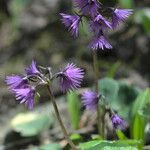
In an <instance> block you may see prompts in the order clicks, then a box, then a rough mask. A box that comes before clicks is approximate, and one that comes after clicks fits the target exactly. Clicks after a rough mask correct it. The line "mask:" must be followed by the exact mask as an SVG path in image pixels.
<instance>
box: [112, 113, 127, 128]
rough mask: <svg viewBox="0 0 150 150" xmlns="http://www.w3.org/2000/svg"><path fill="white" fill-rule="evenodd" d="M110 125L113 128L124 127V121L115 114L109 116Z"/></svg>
mask: <svg viewBox="0 0 150 150" xmlns="http://www.w3.org/2000/svg"><path fill="white" fill-rule="evenodd" d="M111 121H112V125H113V127H114V128H115V129H124V128H125V121H124V120H123V119H122V118H120V117H119V116H118V115H117V114H113V115H112V116H111Z"/></svg>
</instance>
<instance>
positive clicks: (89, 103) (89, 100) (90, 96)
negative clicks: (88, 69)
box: [81, 90, 99, 111]
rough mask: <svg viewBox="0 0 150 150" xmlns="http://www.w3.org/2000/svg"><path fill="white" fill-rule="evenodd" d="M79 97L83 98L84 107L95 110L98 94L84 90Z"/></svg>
mask: <svg viewBox="0 0 150 150" xmlns="http://www.w3.org/2000/svg"><path fill="white" fill-rule="evenodd" d="M81 99H82V100H83V101H82V103H83V105H84V106H85V107H86V109H89V110H92V111H96V109H97V105H98V101H99V96H98V94H97V93H96V92H93V91H89V90H88V91H85V92H84V93H83V94H82V97H81Z"/></svg>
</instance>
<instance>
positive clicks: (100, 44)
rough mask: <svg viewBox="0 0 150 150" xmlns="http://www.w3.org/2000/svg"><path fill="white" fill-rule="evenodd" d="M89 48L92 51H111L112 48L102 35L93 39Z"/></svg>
mask: <svg viewBox="0 0 150 150" xmlns="http://www.w3.org/2000/svg"><path fill="white" fill-rule="evenodd" d="M89 47H90V48H92V49H93V50H97V49H102V50H104V48H107V49H112V46H111V45H110V44H109V42H108V41H107V39H106V38H105V37H104V36H102V35H101V36H97V37H94V39H93V40H92V42H91V43H90V45H89Z"/></svg>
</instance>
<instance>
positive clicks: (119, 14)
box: [112, 9, 133, 28]
mask: <svg viewBox="0 0 150 150" xmlns="http://www.w3.org/2000/svg"><path fill="white" fill-rule="evenodd" d="M132 13H133V10H132V9H115V10H114V11H113V12H112V27H113V28H116V27H117V26H118V25H119V23H120V22H122V21H125V20H126V19H127V18H128V17H129V16H130V15H131V14H132Z"/></svg>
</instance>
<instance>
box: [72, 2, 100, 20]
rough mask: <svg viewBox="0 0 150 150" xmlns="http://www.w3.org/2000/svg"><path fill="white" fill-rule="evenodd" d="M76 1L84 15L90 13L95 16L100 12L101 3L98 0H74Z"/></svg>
mask: <svg viewBox="0 0 150 150" xmlns="http://www.w3.org/2000/svg"><path fill="white" fill-rule="evenodd" d="M74 2H75V6H76V7H77V8H79V9H80V11H81V12H82V14H83V15H90V16H91V17H93V18H94V17H95V16H96V15H97V14H98V9H99V4H98V2H97V0H74Z"/></svg>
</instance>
